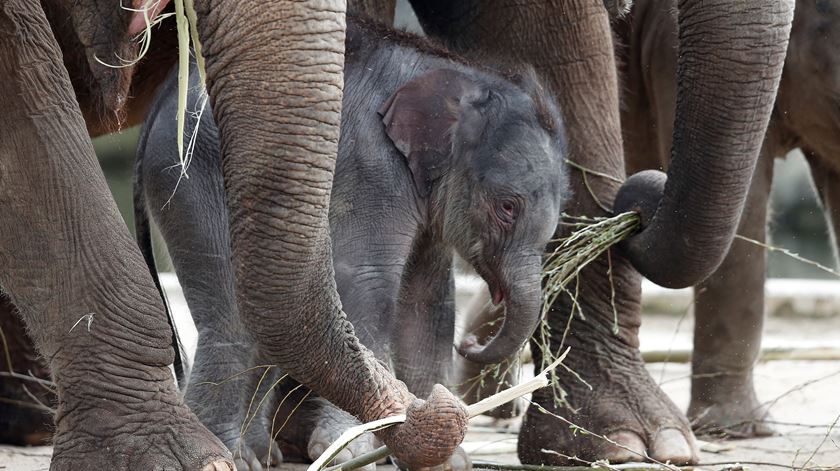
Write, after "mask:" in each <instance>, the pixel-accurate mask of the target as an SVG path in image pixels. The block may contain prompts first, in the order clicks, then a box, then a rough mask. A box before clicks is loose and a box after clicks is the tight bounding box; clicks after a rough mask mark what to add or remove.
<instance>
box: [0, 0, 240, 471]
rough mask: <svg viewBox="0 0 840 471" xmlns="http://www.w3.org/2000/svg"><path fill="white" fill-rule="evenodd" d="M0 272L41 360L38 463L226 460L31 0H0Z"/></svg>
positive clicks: (208, 465)
mask: <svg viewBox="0 0 840 471" xmlns="http://www.w3.org/2000/svg"><path fill="white" fill-rule="evenodd" d="M0 76H2V77H3V80H2V81H0V109H2V110H3V112H2V113H0V130H2V133H3V138H2V139H0V156H2V162H0V179H2V184H0V206H2V207H3V211H4V216H5V217H6V220H5V223H4V224H3V225H2V228H0V266H2V267H3V270H2V271H1V272H0V285H2V286H3V289H4V290H6V291H7V292H8V294H9V296H10V297H11V300H12V302H13V303H14V304H15V305H16V306H17V307H18V309H19V311H20V314H21V316H22V317H23V319H24V321H25V322H26V324H27V328H28V331H29V332H30V333H31V334H32V337H33V341H34V343H35V345H36V347H37V349H38V351H39V353H40V354H41V355H43V356H44V357H45V358H46V360H47V362H48V365H49V368H50V370H51V373H52V376H53V379H54V381H55V383H56V389H57V392H58V397H59V402H58V404H59V405H58V410H57V413H56V416H55V437H54V440H53V444H54V452H53V460H52V463H51V469H52V470H78V469H111V470H120V471H122V470H135V469H188V470H195V471H198V470H225V469H228V470H231V469H233V464H232V462H231V461H230V460H229V454H228V452H227V451H226V450H225V449H224V447H223V446H222V445H221V443H220V442H219V441H218V440H217V439H216V438H215V437H214V436H213V435H212V434H211V433H210V432H208V431H207V430H206V429H204V428H203V427H202V426H201V425H200V424H199V422H198V420H197V419H196V417H195V416H194V415H192V413H191V412H190V411H189V409H188V408H187V407H186V406H184V405H183V403H182V402H181V400H180V399H179V397H178V392H177V390H176V389H175V384H174V382H173V380H172V374H171V373H170V370H169V365H170V364H171V363H172V360H173V358H174V351H173V349H172V345H171V344H170V341H171V329H170V327H169V325H168V323H167V321H166V314H165V312H164V309H163V304H162V301H161V299H160V296H159V294H157V292H156V290H155V288H154V286H153V284H152V280H151V278H150V276H149V273H148V270H147V269H146V267H145V264H144V262H143V259H142V256H141V254H140V251H139V250H138V249H137V247H136V245H135V244H134V241H133V239H132V237H131V235H130V234H129V233H128V229H127V228H126V226H125V223H124V222H123V221H122V219H121V218H120V215H119V212H118V211H117V207H116V204H115V203H114V201H113V199H112V198H111V195H110V192H109V190H108V186H107V185H106V183H105V178H104V176H103V175H102V172H101V170H100V169H99V166H98V164H97V161H96V158H95V156H94V153H93V147H92V145H91V143H90V139H89V138H88V136H87V132H86V130H85V123H84V121H83V119H82V116H81V113H80V111H79V106H78V104H77V102H76V99H75V97H74V95H73V90H72V88H71V86H70V81H69V77H68V75H67V72H66V70H65V69H64V67H63V65H62V62H61V54H60V52H59V50H58V46H57V44H56V42H55V40H54V38H53V36H52V33H51V32H50V28H49V25H48V24H47V21H46V18H45V16H44V13H43V11H42V10H41V8H40V6H39V5H38V4H37V3H33V2H29V1H23V0H8V1H6V2H3V3H2V5H0Z"/></svg>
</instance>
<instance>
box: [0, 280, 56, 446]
mask: <svg viewBox="0 0 840 471" xmlns="http://www.w3.org/2000/svg"><path fill="white" fill-rule="evenodd" d="M16 311H17V309H16V308H15V306H14V305H13V304H12V303H11V301H9V299H8V297H6V296H5V295H3V294H2V293H0V443H8V444H12V445H28V446H33V445H46V444H47V443H48V442H49V439H50V437H51V436H52V427H51V423H52V411H50V408H54V407H55V399H56V398H55V394H53V393H52V391H51V387H50V386H49V379H50V373H49V371H48V370H47V367H46V364H44V362H43V360H42V359H41V358H39V357H38V352H36V351H35V345H33V344H32V340H31V339H30V338H29V335H28V334H27V333H26V329H25V328H24V325H23V320H22V319H21V318H20V316H18V315H17V312H16ZM12 375H14V377H12ZM27 378H29V379H27ZM41 381H47V383H43V382H41Z"/></svg>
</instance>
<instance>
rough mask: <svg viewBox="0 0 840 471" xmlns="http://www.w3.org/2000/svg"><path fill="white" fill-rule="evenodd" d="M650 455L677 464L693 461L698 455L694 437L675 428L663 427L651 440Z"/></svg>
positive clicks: (658, 459)
mask: <svg viewBox="0 0 840 471" xmlns="http://www.w3.org/2000/svg"><path fill="white" fill-rule="evenodd" d="M649 454H650V457H651V458H653V459H655V460H657V461H662V462H669V463H673V464H676V465H684V464H689V463H691V462H692V461H693V460H694V459H695V457H696V456H697V449H696V444H695V441H694V437H686V436H685V434H684V433H683V432H682V431H680V430H677V429H675V428H666V429H662V430H660V431H659V433H657V434H656V435H655V436H654V437H653V439H652V440H651V444H650V450H649Z"/></svg>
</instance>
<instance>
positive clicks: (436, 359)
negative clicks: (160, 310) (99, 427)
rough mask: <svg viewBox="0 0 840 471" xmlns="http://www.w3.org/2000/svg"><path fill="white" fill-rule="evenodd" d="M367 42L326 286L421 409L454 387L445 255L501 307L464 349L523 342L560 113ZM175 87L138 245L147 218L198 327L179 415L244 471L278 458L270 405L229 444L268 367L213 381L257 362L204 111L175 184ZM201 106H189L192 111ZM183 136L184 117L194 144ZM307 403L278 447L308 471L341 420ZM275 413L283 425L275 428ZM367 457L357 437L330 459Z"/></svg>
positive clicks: (528, 92) (475, 77)
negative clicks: (238, 296)
mask: <svg viewBox="0 0 840 471" xmlns="http://www.w3.org/2000/svg"><path fill="white" fill-rule="evenodd" d="M369 28H371V26H370V25H365V24H361V23H359V22H358V21H348V33H347V44H346V62H345V94H344V105H343V115H342V116H343V117H342V138H341V140H340V142H339V153H338V160H337V163H336V176H335V181H334V185H333V190H332V197H331V202H330V233H331V239H332V243H333V263H334V266H335V270H336V283H337V287H338V292H339V294H340V297H341V302H342V305H343V307H344V310H345V312H346V313H347V314H348V318H349V319H350V320H351V321H352V322H353V325H354V326H355V328H356V331H357V333H358V335H359V338H360V340H361V341H362V342H363V343H364V344H365V345H367V346H368V347H369V348H371V350H372V351H373V352H374V354H375V355H376V357H377V358H378V359H379V360H381V361H382V362H383V363H385V364H387V365H390V367H391V369H392V370H393V371H394V373H395V374H396V376H397V378H399V379H400V380H402V381H404V382H405V383H406V385H407V386H408V389H409V390H410V391H411V392H413V393H414V394H420V395H428V394H429V393H431V391H432V387H433V386H434V385H435V384H436V383H443V384H449V380H450V377H449V370H450V368H451V362H452V353H453V352H452V346H453V342H454V323H455V309H454V302H453V292H454V287H453V278H452V259H453V251H456V252H457V253H458V254H459V255H460V256H461V257H463V258H464V259H465V260H467V261H469V263H470V264H471V265H472V267H473V268H474V269H475V270H476V271H477V272H478V273H480V274H481V275H482V276H483V277H484V279H485V280H486V281H487V282H488V284H489V285H490V286H491V287H492V288H491V291H492V292H493V293H494V298H495V300H496V302H497V304H500V306H504V308H505V311H506V317H505V319H504V322H503V323H502V327H501V328H500V329H498V332H497V335H496V336H495V337H494V338H492V339H489V340H488V341H487V344H486V345H485V346H483V347H482V346H477V345H475V344H474V343H471V342H469V341H467V342H464V343H463V344H462V347H461V350H462V351H464V352H465V353H467V355H469V356H471V357H473V358H474V359H475V360H477V361H489V362H496V361H500V360H501V359H503V358H505V357H507V356H509V355H511V354H512V353H514V352H516V351H518V350H519V348H520V347H521V346H522V345H523V344H524V343H525V342H526V341H527V340H528V338H529V337H530V335H531V333H532V332H533V330H534V327H535V325H536V322H537V319H538V316H539V306H540V268H541V254H542V251H543V249H544V247H545V244H546V243H547V242H548V240H549V238H550V237H551V235H552V233H553V231H554V228H555V227H556V225H557V218H558V215H559V214H560V211H561V209H562V206H563V203H564V201H565V198H566V197H567V195H568V192H567V189H566V175H565V171H564V169H565V166H564V164H563V160H562V159H563V155H564V151H565V141H564V137H563V131H562V127H561V122H560V118H559V115H558V112H557V110H556V107H555V106H554V105H553V104H552V103H551V102H550V101H546V99H545V97H544V96H542V92H541V87H540V85H539V84H538V83H537V82H536V81H534V79H533V78H531V77H530V76H528V75H526V76H524V77H521V78H519V83H520V84H519V85H516V84H514V83H511V82H510V81H508V80H506V79H503V78H500V77H499V76H498V75H497V74H494V73H491V72H489V71H485V70H483V69H480V68H477V67H473V66H469V65H465V64H464V63H463V62H462V61H460V60H458V59H453V58H450V57H449V54H448V53H446V52H445V51H436V50H433V49H431V47H430V46H429V45H428V44H426V43H425V42H422V40H421V39H420V38H417V37H414V36H409V35H399V34H397V33H396V32H393V31H387V30H382V29H376V30H370V29H369ZM385 37H388V38H390V39H382V38H385ZM175 78H176V74H174V73H173V75H172V77H171V78H170V81H169V82H168V84H167V85H166V86H165V87H164V89H163V90H162V92H161V95H160V96H159V99H158V101H157V102H156V103H155V105H153V108H152V112H151V114H150V115H149V118H148V120H147V122H146V126H145V128H144V132H143V135H142V137H141V141H140V147H139V150H138V160H137V168H136V170H137V171H136V182H137V186H136V189H135V191H136V195H135V202H136V205H135V211H136V212H137V214H136V219H137V220H138V221H140V224H138V231H139V233H138V236H139V239H140V240H141V247H142V248H144V252H145V253H146V255H147V257H151V252H150V250H149V248H150V247H149V245H148V237H149V235H148V224H147V223H146V222H145V218H146V215H145V214H144V213H143V208H144V207H147V208H148V209H149V211H150V213H151V214H152V216H153V219H154V220H155V222H156V223H157V224H158V226H159V227H160V229H161V232H162V234H163V236H164V239H165V241H166V244H167V247H168V249H169V251H170V254H171V256H172V260H173V263H174V264H175V267H176V271H177V273H178V278H179V280H180V282H181V284H182V286H183V288H184V291H185V295H186V297H187V301H188V303H189V306H190V310H191V312H192V315H193V318H194V320H195V322H196V325H197V328H198V331H199V341H198V351H197V353H196V364H195V367H194V368H193V371H192V375H191V377H190V381H189V386H188V387H187V391H186V402H187V404H189V405H190V407H191V408H192V410H193V411H195V413H196V414H197V415H198V417H199V418H200V419H201V420H202V422H203V423H204V424H205V425H207V426H208V428H209V429H210V430H211V431H213V432H214V433H216V435H217V436H219V438H220V439H222V441H223V442H224V443H225V444H226V445H227V446H228V447H229V448H231V450H233V451H234V455H235V457H236V458H237V459H238V460H239V462H238V465H239V466H240V467H244V466H245V465H246V463H247V465H248V466H250V469H252V470H253V469H258V468H259V465H258V464H257V463H256V461H257V460H259V461H262V462H263V463H264V462H266V461H267V460H270V459H273V460H274V461H275V462H276V461H277V460H278V459H279V458H280V455H279V454H278V453H273V455H272V456H269V452H268V450H267V445H268V444H269V443H270V440H269V438H268V437H269V436H270V430H269V428H270V426H271V421H270V420H265V419H263V418H262V416H264V413H266V412H268V413H273V408H272V407H265V408H264V410H263V413H262V414H260V415H261V419H260V420H261V421H258V422H257V423H255V424H254V425H252V427H251V429H250V430H249V432H248V434H247V435H246V436H245V440H244V442H245V443H244V444H243V443H238V438H239V433H240V426H241V424H242V423H243V422H244V420H245V409H246V408H247V407H248V402H249V401H250V398H251V392H252V391H253V390H254V381H253V380H254V379H256V378H258V377H259V376H260V373H262V370H260V371H257V372H252V373H251V374H250V375H243V376H242V377H241V378H238V379H237V380H235V381H229V382H227V383H225V384H223V385H220V386H216V385H210V384H209V383H210V382H218V381H219V380H220V379H223V378H227V377H230V376H232V375H234V374H236V373H238V372H241V371H243V370H245V369H247V368H249V367H250V366H253V365H256V364H261V362H260V361H259V360H258V359H257V358H256V355H255V352H254V351H253V349H252V344H253V340H252V339H251V338H250V337H249V336H248V335H247V334H246V332H245V330H244V329H242V327H241V325H242V324H241V321H240V319H239V314H238V310H237V307H236V304H235V302H234V297H233V276H232V269H231V266H230V251H229V249H228V247H229V239H228V235H227V232H226V230H225V227H226V225H227V221H228V212H227V209H226V206H225V204H224V192H223V186H222V178H221V172H220V156H219V150H218V131H217V129H216V127H215V124H214V123H213V120H212V118H211V115H210V113H209V112H206V113H205V114H203V115H202V119H201V122H200V124H199V131H198V137H197V139H196V148H195V152H194V154H193V157H192V163H191V165H190V167H189V170H188V172H189V179H184V180H182V181H181V182H180V183H178V177H179V168H178V167H173V165H175V164H176V163H177V162H178V155H177V144H176V128H175V127H174V126H173V125H172V119H171V117H172V116H173V115H174V113H175V112H176V106H177V96H176V87H175V85H176V81H175ZM197 100H198V96H197V93H193V94H192V95H191V97H190V105H189V106H190V109H192V107H194V106H195V105H196V103H197ZM194 126H195V120H194V119H191V120H190V121H189V123H188V127H187V133H188V135H189V134H190V133H191V132H192V129H194ZM176 184H178V187H177V191H176V190H175V187H176ZM173 192H174V193H173ZM265 263H271V262H270V261H266V262H265ZM300 328H301V330H302V331H303V330H305V329H306V328H307V326H306V325H305V324H302V325H301V326H300ZM267 381H268V383H269V384H270V382H271V380H270V379H269V380H267ZM283 389H285V390H288V387H284V388H283ZM258 397H259V396H258ZM271 402H272V401H269V404H271ZM316 404H317V405H315V406H313V404H308V405H306V406H304V408H303V411H298V413H297V414H296V418H298V421H300V420H303V421H304V422H308V423H303V424H294V425H292V426H291V427H293V428H294V433H285V434H283V435H281V438H283V439H285V441H286V442H288V444H289V446H290V447H297V448H298V449H299V450H301V449H302V450H306V452H307V454H308V457H309V458H311V459H315V458H317V457H318V456H319V455H320V454H321V452H323V449H324V448H325V447H326V446H327V445H329V443H330V442H331V441H333V440H334V439H336V438H337V437H338V435H340V433H341V432H342V431H343V430H344V429H345V428H346V427H347V426H348V425H350V423H348V422H351V421H350V420H349V417H348V416H347V415H346V413H341V412H340V411H337V410H335V409H334V407H332V406H331V405H329V404H328V403H325V401H323V400H319V401H318V402H316ZM289 412H291V411H289ZM278 416H279V418H280V422H281V423H282V421H283V419H285V417H286V415H285V414H282V413H281V414H278ZM372 446H373V442H372V440H370V437H368V439H367V440H366V441H362V442H361V443H356V444H355V446H354V447H353V448H351V449H350V450H348V452H347V453H345V456H342V457H340V459H344V458H349V457H350V456H352V455H354V454H359V453H361V452H363V451H367V450H368V449H370V448H371V447H372ZM274 449H275V450H276V447H275V448H274ZM237 452H238V455H237ZM450 464H451V465H452V466H453V467H454V468H455V469H464V468H467V467H468V466H469V461H468V459H467V458H466V455H464V454H460V455H458V456H456V457H455V458H453V460H452V461H451V462H450Z"/></svg>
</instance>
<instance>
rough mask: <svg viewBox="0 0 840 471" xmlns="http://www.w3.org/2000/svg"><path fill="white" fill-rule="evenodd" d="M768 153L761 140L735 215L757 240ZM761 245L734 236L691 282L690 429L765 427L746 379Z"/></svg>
mask: <svg viewBox="0 0 840 471" xmlns="http://www.w3.org/2000/svg"><path fill="white" fill-rule="evenodd" d="M772 180H773V154H772V153H770V152H769V150H768V149H767V147H766V146H765V149H764V152H762V155H761V157H759V162H758V165H757V166H756V171H755V174H754V175H753V179H752V186H751V187H750V192H749V194H748V196H747V202H746V205H745V207H744V214H743V215H742V216H741V222H740V226H739V228H738V234H740V235H742V236H744V237H748V238H750V239H754V240H758V241H760V242H764V241H765V239H766V235H767V230H766V227H767V204H768V200H769V197H770V186H771V183H772ZM766 268H767V254H766V251H765V249H764V248H763V247H760V246H757V245H755V244H752V243H749V242H746V241H743V240H736V241H735V242H734V243H733V244H732V247H731V248H730V250H729V254H728V255H727V256H726V258H725V259H724V261H723V264H722V265H721V266H720V268H718V270H717V271H716V272H715V273H714V274H712V276H710V277H709V278H708V279H706V280H705V281H703V282H702V283H701V284H699V285H698V286H697V287H696V288H695V302H694V313H695V314H694V316H695V325H694V354H693V355H692V371H691V372H692V379H691V404H690V405H689V407H688V416H689V418H690V419H691V421H692V426H693V427H694V430H695V431H696V432H697V433H725V434H726V435H729V436H734V437H751V436H764V435H770V434H772V433H773V430H772V428H770V427H769V426H768V425H766V424H764V423H762V421H763V420H764V419H765V416H766V411H765V410H764V409H763V408H762V407H761V405H760V404H759V402H758V399H757V397H756V393H755V386H754V385H753V366H754V365H755V363H756V361H758V355H759V353H760V351H761V333H762V326H763V324H764V280H765V277H766Z"/></svg>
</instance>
